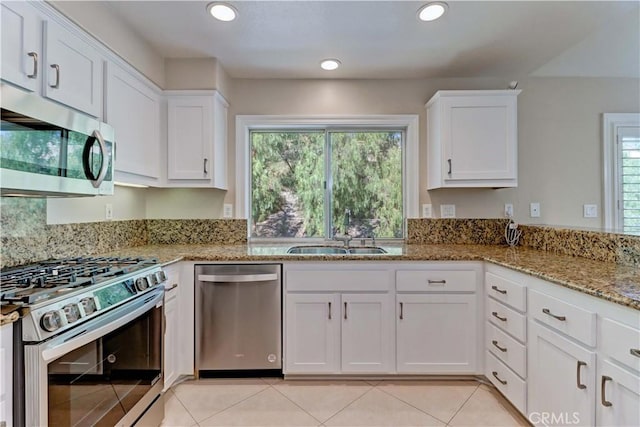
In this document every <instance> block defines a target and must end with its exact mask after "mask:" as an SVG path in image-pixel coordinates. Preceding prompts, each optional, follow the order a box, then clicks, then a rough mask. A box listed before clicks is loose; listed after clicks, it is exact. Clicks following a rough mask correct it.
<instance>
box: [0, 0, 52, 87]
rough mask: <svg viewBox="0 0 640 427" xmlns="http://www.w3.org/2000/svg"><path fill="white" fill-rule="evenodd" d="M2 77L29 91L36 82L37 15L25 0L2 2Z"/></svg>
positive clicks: (38, 79) (38, 33)
mask: <svg viewBox="0 0 640 427" xmlns="http://www.w3.org/2000/svg"><path fill="white" fill-rule="evenodd" d="M0 8H1V10H0V18H1V21H2V27H1V29H0V30H1V38H2V51H1V52H0V53H1V58H0V59H1V60H2V72H1V75H2V80H5V81H7V82H10V83H13V84H15V85H17V86H20V87H21V88H23V89H27V90H29V91H36V90H37V89H38V82H39V81H40V72H41V70H40V69H41V67H40V64H41V62H40V61H42V55H41V49H40V37H39V35H40V26H39V23H40V18H39V17H38V13H37V11H36V10H35V9H34V8H33V7H32V6H31V5H30V4H29V3H27V2H17V1H16V2H2V3H1V4H0Z"/></svg>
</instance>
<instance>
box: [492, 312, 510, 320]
mask: <svg viewBox="0 0 640 427" xmlns="http://www.w3.org/2000/svg"><path fill="white" fill-rule="evenodd" d="M491 315H492V316H493V317H495V318H496V319H498V320H501V321H503V322H506V321H507V318H506V317H501V316H500V315H499V314H498V312H497V311H492V312H491Z"/></svg>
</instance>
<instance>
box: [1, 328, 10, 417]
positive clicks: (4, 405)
mask: <svg viewBox="0 0 640 427" xmlns="http://www.w3.org/2000/svg"><path fill="white" fill-rule="evenodd" d="M2 422H4V423H6V424H5V425H7V426H12V425H13V323H10V324H8V325H3V326H0V424H1V423H2Z"/></svg>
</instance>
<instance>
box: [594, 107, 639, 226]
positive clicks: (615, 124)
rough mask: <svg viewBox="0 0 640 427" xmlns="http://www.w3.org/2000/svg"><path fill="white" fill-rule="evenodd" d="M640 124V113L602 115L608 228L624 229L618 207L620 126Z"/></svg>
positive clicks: (605, 221) (605, 222) (604, 182)
mask: <svg viewBox="0 0 640 427" xmlns="http://www.w3.org/2000/svg"><path fill="white" fill-rule="evenodd" d="M623 126H640V113H604V114H603V115H602V159H603V162H604V165H603V168H602V169H603V174H604V176H603V206H604V226H605V229H607V230H612V231H617V230H621V229H622V224H621V222H620V219H621V218H620V215H619V209H618V206H617V204H618V197H619V194H620V177H619V173H618V171H619V165H618V146H617V141H616V138H617V135H618V128H620V127H623Z"/></svg>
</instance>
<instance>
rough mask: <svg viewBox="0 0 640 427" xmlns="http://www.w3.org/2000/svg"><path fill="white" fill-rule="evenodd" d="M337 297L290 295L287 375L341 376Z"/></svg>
mask: <svg viewBox="0 0 640 427" xmlns="http://www.w3.org/2000/svg"><path fill="white" fill-rule="evenodd" d="M339 304H340V298H339V295H338V294H292V293H290V294H287V296H286V302H285V310H286V323H285V345H284V348H285V354H284V363H285V366H284V368H285V374H290V373H305V374H313V373H339V372H340V362H339V361H340V306H339Z"/></svg>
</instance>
